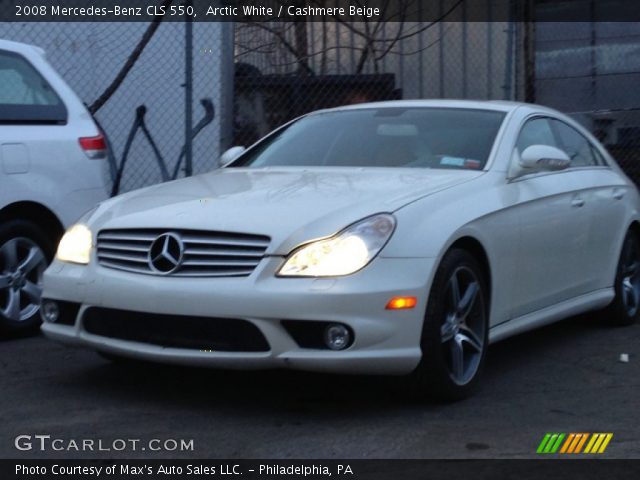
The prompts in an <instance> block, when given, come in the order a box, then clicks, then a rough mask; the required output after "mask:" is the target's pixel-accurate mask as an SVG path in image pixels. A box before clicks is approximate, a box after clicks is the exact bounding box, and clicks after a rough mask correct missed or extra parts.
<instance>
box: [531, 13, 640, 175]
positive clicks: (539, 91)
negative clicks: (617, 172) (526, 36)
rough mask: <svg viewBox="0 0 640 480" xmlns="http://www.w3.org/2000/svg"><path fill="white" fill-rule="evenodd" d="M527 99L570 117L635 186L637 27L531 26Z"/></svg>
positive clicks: (639, 112) (639, 123) (639, 129)
mask: <svg viewBox="0 0 640 480" xmlns="http://www.w3.org/2000/svg"><path fill="white" fill-rule="evenodd" d="M534 27H535V30H534V31H535V62H534V71H533V72H532V73H533V77H534V79H535V80H534V82H533V83H532V84H530V85H529V96H530V97H532V99H533V100H535V101H536V102H537V103H541V104H544V105H549V106H552V107H555V108H557V109H559V110H561V111H563V112H565V113H568V114H570V115H571V116H573V117H574V118H575V119H576V120H578V121H579V122H581V123H582V124H583V125H584V126H585V127H587V128H588V129H589V130H590V131H591V132H592V133H594V134H595V136H596V137H597V138H598V139H599V140H600V141H601V142H602V143H604V144H605V146H606V147H607V148H608V150H609V151H610V152H611V154H612V155H613V156H614V157H615V158H616V159H617V160H618V163H619V164H620V165H621V166H622V167H623V169H624V170H625V171H626V172H627V174H628V175H629V176H630V177H631V178H632V179H633V180H634V181H635V182H636V183H640V90H639V89H638V88H637V86H638V85H639V84H640V25H639V24H638V23H635V22H628V23H627V22H598V21H594V22H571V23H556V22H539V23H536V24H535V26H534Z"/></svg>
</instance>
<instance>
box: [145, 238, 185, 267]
mask: <svg viewBox="0 0 640 480" xmlns="http://www.w3.org/2000/svg"><path fill="white" fill-rule="evenodd" d="M183 257H184V245H183V244H182V240H181V239H180V237H179V236H178V235H176V234H175V233H163V234H162V235H160V236H159V237H158V238H156V239H155V240H154V241H153V243H152V244H151V248H150V249H149V267H150V268H151V270H153V271H154V272H158V273H164V274H169V273H172V272H175V271H176V270H177V269H178V268H180V265H181V264H182V260H183Z"/></svg>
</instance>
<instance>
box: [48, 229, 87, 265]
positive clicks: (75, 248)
mask: <svg viewBox="0 0 640 480" xmlns="http://www.w3.org/2000/svg"><path fill="white" fill-rule="evenodd" d="M91 244H92V241H91V230H89V228H88V227H87V226H86V225H83V224H81V223H77V224H75V225H73V226H72V227H71V228H69V230H67V231H66V232H65V234H64V235H63V236H62V240H60V244H59V245H58V253H56V258H57V259H58V260H61V261H63V262H71V263H81V264H83V265H86V264H88V263H89V259H90V258H91Z"/></svg>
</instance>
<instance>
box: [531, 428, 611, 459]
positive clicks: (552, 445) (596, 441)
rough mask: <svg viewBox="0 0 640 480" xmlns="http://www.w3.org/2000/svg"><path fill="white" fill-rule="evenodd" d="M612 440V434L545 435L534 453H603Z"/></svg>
mask: <svg viewBox="0 0 640 480" xmlns="http://www.w3.org/2000/svg"><path fill="white" fill-rule="evenodd" d="M612 438H613V433H569V434H565V433H547V434H545V436H544V437H543V438H542V441H541V442H540V445H538V449H537V450H536V453H547V454H548V453H564V454H575V453H596V454H597V453H604V451H605V450H606V448H607V446H608V445H609V442H610V441H611V439H612ZM585 445H586V446H585ZM583 449H584V450H583Z"/></svg>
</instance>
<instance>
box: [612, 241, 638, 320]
mask: <svg viewBox="0 0 640 480" xmlns="http://www.w3.org/2000/svg"><path fill="white" fill-rule="evenodd" d="M614 289H615V294H616V296H615V297H614V299H613V301H612V302H611V304H610V305H609V306H608V307H607V308H606V309H605V310H604V312H603V313H604V314H605V318H606V321H607V322H608V323H612V324H614V325H621V326H625V325H632V324H633V323H635V321H636V320H637V318H638V316H639V315H640V241H639V240H638V234H637V233H635V232H633V231H632V230H629V232H627V236H626V237H625V239H624V243H623V244H622V252H621V253H620V259H619V260H618V267H617V269H616V278H615V284H614Z"/></svg>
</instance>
